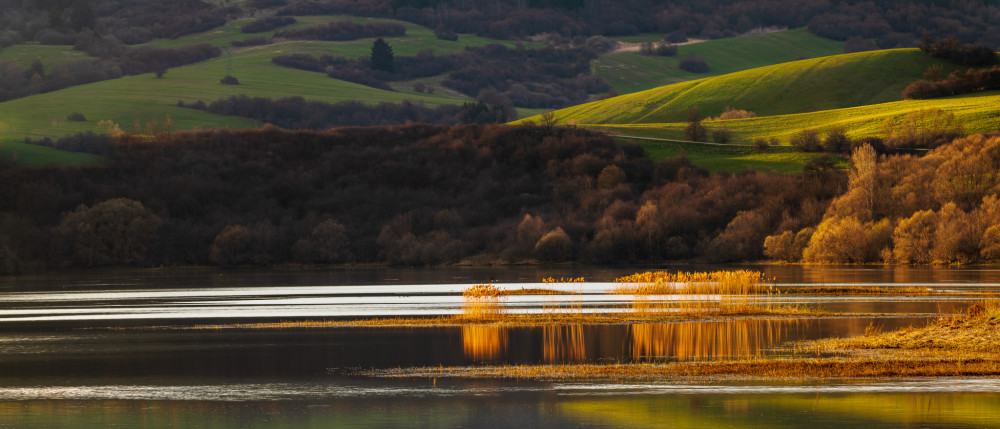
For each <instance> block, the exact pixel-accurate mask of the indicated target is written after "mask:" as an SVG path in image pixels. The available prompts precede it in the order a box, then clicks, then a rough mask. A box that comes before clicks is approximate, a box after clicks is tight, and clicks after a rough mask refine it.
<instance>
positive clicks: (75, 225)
mask: <svg viewBox="0 0 1000 429" xmlns="http://www.w3.org/2000/svg"><path fill="white" fill-rule="evenodd" d="M159 226H160V218H159V217H157V216H156V215H155V214H153V213H152V212H151V211H149V210H148V209H147V208H146V207H144V206H143V205H142V203H140V202H138V201H135V200H130V199H127V198H115V199H111V200H107V201H104V202H101V203H98V204H95V205H94V206H93V207H88V206H86V205H82V204H81V205H80V206H79V207H77V208H76V210H73V211H72V212H70V213H66V214H64V215H63V218H62V221H61V222H60V223H59V226H58V227H56V228H55V229H54V232H55V234H56V235H58V236H62V237H65V238H66V242H67V243H68V244H70V245H71V246H72V250H71V252H72V254H73V257H74V260H75V261H76V262H77V263H79V264H81V265H83V266H87V267H95V266H105V265H117V266H123V265H134V264H139V263H142V262H143V261H145V259H146V245H147V243H149V242H150V241H152V240H153V237H154V236H155V235H156V230H157V228H159Z"/></svg>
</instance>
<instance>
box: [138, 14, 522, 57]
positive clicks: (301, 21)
mask: <svg viewBox="0 0 1000 429" xmlns="http://www.w3.org/2000/svg"><path fill="white" fill-rule="evenodd" d="M295 19H296V20H298V22H297V23H295V24H292V25H289V26H285V27H280V28H277V29H275V30H272V31H263V32H260V33H251V34H246V33H243V32H242V31H241V29H242V28H243V26H244V25H246V24H249V23H250V22H252V21H253V20H241V21H234V22H233V23H232V24H231V29H227V28H226V27H225V26H223V27H218V28H215V29H212V30H209V31H206V32H203V33H197V34H192V35H188V36H184V37H179V38H177V39H160V40H155V41H153V42H150V43H147V45H149V46H161V47H175V46H183V45H190V44H195V43H208V44H211V45H214V46H218V47H220V48H222V47H225V46H227V45H228V43H229V40H230V39H231V40H246V39H251V38H255V37H262V36H266V37H270V36H272V35H274V33H275V32H276V31H282V30H287V29H302V28H307V27H315V26H318V25H323V24H327V23H330V22H339V21H354V22H391V23H396V24H400V25H402V26H404V27H406V35H405V36H403V37H386V38H385V40H386V41H387V42H389V45H390V46H392V50H393V53H395V54H396V55H416V53H417V52H420V51H422V50H424V49H431V50H433V51H434V53H437V54H448V53H455V52H460V51H462V50H463V49H465V47H466V46H483V45H487V44H490V43H497V44H501V45H506V46H510V47H513V46H515V45H516V42H513V41H510V40H494V39H487V38H484V37H478V36H474V35H471V34H459V35H458V40H457V41H454V42H452V41H447V40H441V39H438V38H437V37H435V36H434V30H432V29H430V28H427V27H423V26H420V25H417V24H413V23H409V22H405V21H398V20H394V19H383V18H359V17H354V16H347V15H320V16H296V17H295ZM227 32H228V33H229V34H227ZM374 40H375V38H366V39H358V40H351V41H346V42H323V43H326V44H330V45H332V46H336V52H335V53H329V52H328V53H327V54H329V55H342V56H345V57H348V58H357V57H364V56H367V55H369V54H371V46H372V42H373V41H374ZM525 46H526V47H531V46H537V45H534V44H531V43H528V44H525ZM237 50H239V49H237Z"/></svg>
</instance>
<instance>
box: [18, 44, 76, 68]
mask: <svg viewBox="0 0 1000 429" xmlns="http://www.w3.org/2000/svg"><path fill="white" fill-rule="evenodd" d="M87 59H93V57H91V56H89V55H87V53H86V52H81V51H75V50H73V47H72V46H61V45H60V46H52V45H14V46H8V47H6V48H3V49H2V50H0V62H4V61H14V62H17V63H19V64H21V65H22V66H24V67H25V68H28V67H29V66H31V64H32V63H34V62H35V60H40V61H41V62H42V65H44V66H45V72H46V73H49V72H51V71H52V66H54V65H56V64H62V63H68V62H73V61H81V60H87Z"/></svg>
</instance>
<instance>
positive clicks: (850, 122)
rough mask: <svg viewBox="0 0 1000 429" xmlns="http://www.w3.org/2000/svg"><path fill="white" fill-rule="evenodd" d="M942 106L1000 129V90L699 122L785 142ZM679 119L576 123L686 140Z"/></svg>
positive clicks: (970, 125) (971, 129)
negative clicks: (796, 136) (807, 131)
mask: <svg viewBox="0 0 1000 429" xmlns="http://www.w3.org/2000/svg"><path fill="white" fill-rule="evenodd" d="M935 108H937V109H941V110H944V111H946V112H949V113H952V114H954V115H955V118H956V120H957V121H958V122H959V123H961V124H962V125H963V127H964V128H965V132H966V133H967V134H975V133H981V132H989V131H998V130H1000V91H990V92H983V93H979V94H974V95H966V96H955V97H950V98H941V99H933V100H905V101H895V102H891V103H881V104H873V105H867V106H857V107H849V108H844V109H833V110H825V111H821V112H811V113H798V114H791V115H776V116H765V117H757V118H750V119H736V120H730V121H713V122H703V123H702V124H703V125H704V126H705V128H707V129H708V130H709V132H711V131H712V130H713V129H717V128H725V129H727V130H729V131H730V132H732V134H733V142H734V143H737V144H745V145H749V144H750V143H752V142H753V140H754V139H756V138H770V137H776V138H778V139H779V140H780V141H781V142H782V144H788V140H789V138H790V137H791V136H792V135H794V134H795V133H798V132H799V131H802V130H804V129H816V130H820V131H821V132H823V134H825V131H826V130H829V129H831V128H833V127H844V129H845V130H846V131H847V136H848V137H851V138H855V139H857V138H862V137H866V136H878V137H884V133H883V131H882V127H883V124H885V122H886V120H887V119H892V120H894V121H897V122H898V121H899V120H901V119H902V118H904V117H905V116H906V115H907V114H909V113H911V112H914V111H917V110H920V109H935ZM685 125H686V124H685V123H683V122H673V123H659V124H581V125H580V126H585V127H591V128H596V129H602V130H607V131H609V132H612V133H615V134H622V135H629V136H638V137H653V138H664V139H678V140H682V139H683V138H684V127H685Z"/></svg>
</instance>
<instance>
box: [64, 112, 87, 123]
mask: <svg viewBox="0 0 1000 429" xmlns="http://www.w3.org/2000/svg"><path fill="white" fill-rule="evenodd" d="M66 120H67V121H75V122H87V117H86V116H83V113H80V112H73V113H70V114H69V116H66Z"/></svg>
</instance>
